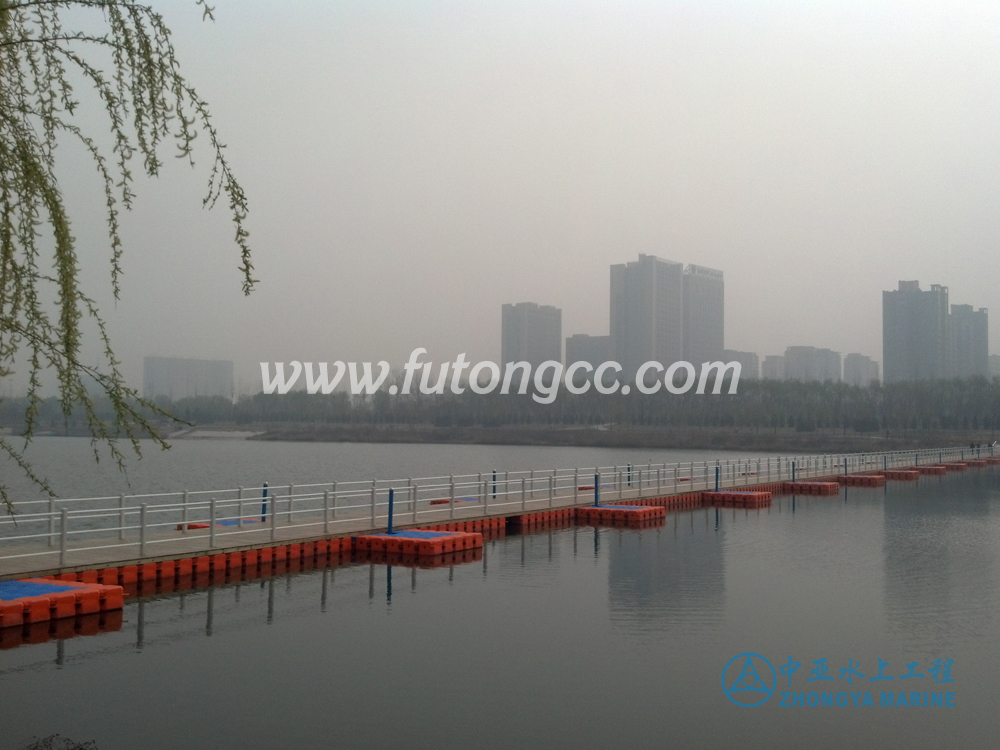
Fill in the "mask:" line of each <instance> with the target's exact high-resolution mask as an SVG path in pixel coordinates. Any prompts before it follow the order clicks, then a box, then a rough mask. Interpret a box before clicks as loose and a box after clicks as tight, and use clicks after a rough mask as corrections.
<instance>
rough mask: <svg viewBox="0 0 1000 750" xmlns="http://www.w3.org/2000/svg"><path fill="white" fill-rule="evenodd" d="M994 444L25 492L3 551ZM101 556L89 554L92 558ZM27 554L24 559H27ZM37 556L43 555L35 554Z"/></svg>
mask: <svg viewBox="0 0 1000 750" xmlns="http://www.w3.org/2000/svg"><path fill="white" fill-rule="evenodd" d="M973 455H974V456H975V457H983V456H992V455H994V448H993V447H992V446H987V447H984V448H982V449H979V450H973V449H970V448H945V449H933V450H929V449H924V450H915V451H893V452H885V453H838V454H822V455H805V456H777V457H769V458H747V459H720V460H716V461H686V462H681V463H646V464H625V465H616V466H596V467H584V468H573V469H541V470H539V469H535V470H530V471H509V470H507V471H495V470H490V471H488V472H479V473H476V474H454V475H449V476H437V477H418V478H413V477H409V478H405V479H392V480H386V479H373V480H368V481H347V482H344V481H331V482H326V483H321V484H302V485H299V484H289V485H281V486H268V485H267V483H265V484H263V485H262V486H259V487H237V488H229V489H219V490H197V491H191V490H181V491H178V492H169V493H156V494H136V495H124V494H122V495H117V496H104V497H90V498H68V499H59V500H56V499H48V500H26V501H22V502H19V503H17V505H16V508H17V510H18V512H17V513H16V515H14V516H10V515H8V516H4V517H0V563H2V562H3V561H10V560H15V559H18V558H34V559H33V560H32V565H33V566H34V568H35V569H39V568H42V567H46V566H47V567H56V566H58V567H66V566H72V565H79V564H83V556H82V555H81V553H83V552H97V551H104V553H105V557H107V558H108V559H111V558H114V557H117V559H131V558H136V557H145V556H158V555H163V554H170V553H173V552H174V551H176V550H177V549H179V547H178V542H179V541H182V542H185V543H186V544H185V545H182V546H184V549H185V550H188V551H187V554H190V553H191V552H193V551H208V550H211V549H215V548H220V547H236V546H241V545H250V544H259V543H266V542H267V541H268V540H276V539H278V538H279V532H280V537H281V538H293V537H308V536H313V535H315V536H320V535H332V534H337V533H347V532H357V531H359V530H361V531H363V530H374V529H380V528H383V527H384V526H385V525H386V522H387V520H388V513H389V497H390V492H391V493H392V497H393V506H394V507H393V511H394V512H393V518H394V521H395V523H396V524H400V525H414V524H420V523H427V524H433V523H446V522H447V521H448V520H450V519H456V518H458V519H469V518H479V517H484V516H488V515H507V514H512V513H517V512H518V511H529V512H530V511H537V510H544V509H546V508H551V507H567V506H572V505H581V504H589V503H592V502H593V501H594V493H595V489H594V486H595V476H596V477H597V484H598V485H599V488H600V490H599V491H600V498H601V500H602V501H603V502H606V503H607V502H614V501H616V500H626V499H637V498H642V497H656V496H660V495H672V494H679V493H684V492H696V491H702V490H707V489H715V488H716V487H718V488H719V489H722V488H732V487H739V486H746V485H756V484H768V483H772V482H782V481H788V480H791V479H810V478H815V477H820V476H830V475H834V474H842V473H859V472H866V471H875V470H882V469H889V468H893V467H902V466H912V465H915V464H927V463H939V462H942V461H949V460H961V459H963V458H969V457H972V456H973ZM89 559H90V558H88V560H89ZM27 562H28V561H27V560H25V563H27ZM36 563H37V564H36Z"/></svg>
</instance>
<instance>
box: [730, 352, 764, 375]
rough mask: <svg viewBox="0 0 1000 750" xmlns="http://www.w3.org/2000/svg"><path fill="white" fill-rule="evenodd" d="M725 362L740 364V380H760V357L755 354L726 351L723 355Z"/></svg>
mask: <svg viewBox="0 0 1000 750" xmlns="http://www.w3.org/2000/svg"><path fill="white" fill-rule="evenodd" d="M722 360H723V361H724V362H739V363H740V380H757V379H759V378H760V357H758V356H757V355H756V354H754V353H753V352H738V351H736V350H735V349H726V350H725V351H724V352H723V353H722Z"/></svg>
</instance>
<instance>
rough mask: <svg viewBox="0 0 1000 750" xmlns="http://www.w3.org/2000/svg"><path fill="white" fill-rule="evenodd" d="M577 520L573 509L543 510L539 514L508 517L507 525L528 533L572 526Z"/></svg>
mask: <svg viewBox="0 0 1000 750" xmlns="http://www.w3.org/2000/svg"><path fill="white" fill-rule="evenodd" d="M575 518H576V511H575V510H574V509H573V508H560V509H559V510H543V511H541V512H539V513H523V514H521V515H519V516H508V517H507V525H508V527H510V528H512V529H520V530H521V531H526V530H529V529H541V528H546V529H551V528H555V527H558V528H563V527H566V526H571V525H572V524H573V521H574V519H575Z"/></svg>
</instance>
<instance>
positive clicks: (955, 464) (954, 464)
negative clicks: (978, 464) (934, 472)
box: [941, 461, 965, 471]
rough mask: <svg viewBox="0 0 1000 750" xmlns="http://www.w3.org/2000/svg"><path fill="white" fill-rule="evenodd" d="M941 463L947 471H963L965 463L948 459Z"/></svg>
mask: <svg viewBox="0 0 1000 750" xmlns="http://www.w3.org/2000/svg"><path fill="white" fill-rule="evenodd" d="M941 465H942V466H943V467H944V468H945V469H947V470H948V471H965V463H963V462H962V461H948V462H946V463H943V464H941Z"/></svg>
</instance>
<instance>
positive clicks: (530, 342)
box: [500, 302, 562, 368]
mask: <svg viewBox="0 0 1000 750" xmlns="http://www.w3.org/2000/svg"><path fill="white" fill-rule="evenodd" d="M500 359H501V362H502V363H503V364H506V363H508V362H530V363H531V366H532V368H535V367H538V365H540V364H541V363H542V362H545V361H546V360H554V361H556V362H562V310H560V309H559V308H557V307H552V305H538V304H535V303H534V302H519V303H517V304H516V305H512V304H506V305H504V306H503V308H502V311H501V331H500Z"/></svg>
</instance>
